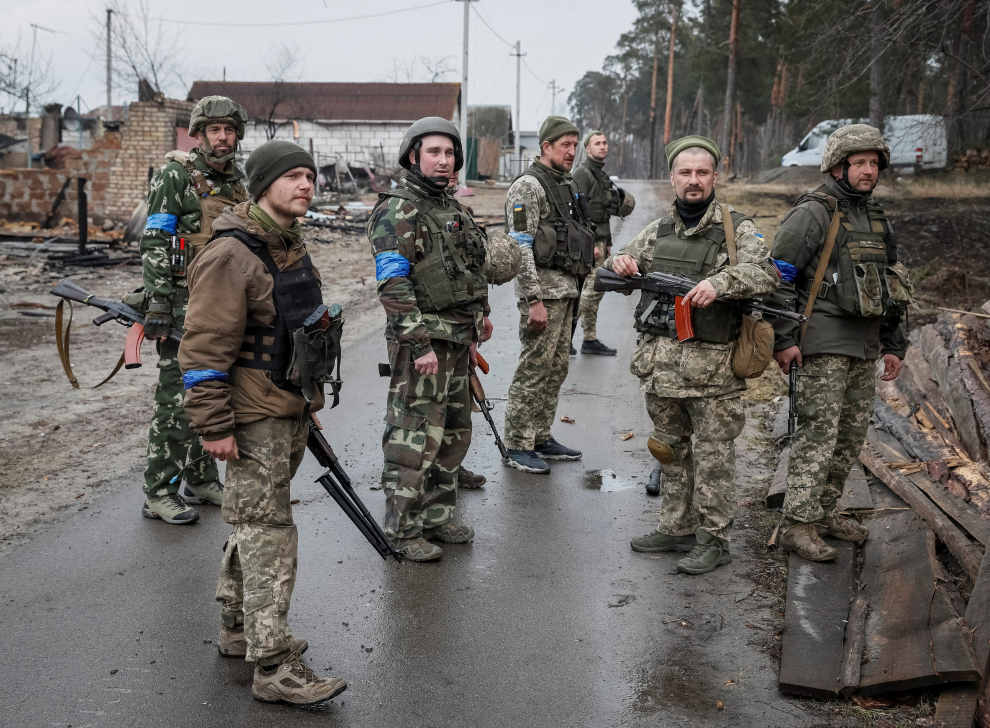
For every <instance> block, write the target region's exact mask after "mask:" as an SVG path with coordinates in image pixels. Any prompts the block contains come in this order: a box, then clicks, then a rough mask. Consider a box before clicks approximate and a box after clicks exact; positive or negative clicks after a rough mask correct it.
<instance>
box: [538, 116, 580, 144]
mask: <svg viewBox="0 0 990 728" xmlns="http://www.w3.org/2000/svg"><path fill="white" fill-rule="evenodd" d="M578 133H579V132H578V128H577V127H576V126H574V125H573V124H572V123H571V122H570V120H569V119H566V118H564V117H563V116H548V117H547V118H546V120H545V121H544V122H543V126H541V127H540V145H541V146H542V145H543V142H550V143H551V144H553V143H554V142H555V141H557V140H558V139H560V138H561V137H562V136H564V134H578Z"/></svg>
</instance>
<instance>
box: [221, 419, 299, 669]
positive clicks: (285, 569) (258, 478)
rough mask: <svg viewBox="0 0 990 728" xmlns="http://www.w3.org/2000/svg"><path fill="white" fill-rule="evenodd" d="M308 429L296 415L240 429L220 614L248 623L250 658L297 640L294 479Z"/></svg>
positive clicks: (268, 655)
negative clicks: (292, 613) (292, 612)
mask: <svg viewBox="0 0 990 728" xmlns="http://www.w3.org/2000/svg"><path fill="white" fill-rule="evenodd" d="M308 434H309V430H308V428H307V425H306V423H305V422H302V423H300V421H299V420H298V419H295V418H275V417H266V418H265V419H262V420H257V421H256V422H251V423H248V424H246V425H237V427H235V428H234V438H235V439H236V440H237V450H238V452H239V454H240V459H239V460H231V461H230V462H228V463H227V478H226V480H227V482H226V484H225V485H224V489H223V519H224V520H225V521H226V522H227V523H230V524H232V525H233V527H234V528H233V530H232V531H231V533H230V538H228V539H227V543H226V545H225V546H224V553H223V560H222V562H221V567H220V579H219V581H218V583H217V601H218V602H220V604H221V605H222V612H221V619H222V620H223V623H224V624H225V625H227V626H228V627H236V626H238V625H240V624H243V625H244V636H245V638H246V639H247V657H246V659H247V661H248V662H259V661H260V662H264V663H270V662H274V661H275V659H273V658H275V657H280V656H282V653H285V652H286V651H287V650H288V649H289V647H290V646H291V645H292V630H290V629H289V622H288V614H289V600H290V598H291V597H292V588H293V586H295V583H296V550H297V546H298V539H299V537H298V534H297V533H296V526H295V524H294V523H293V521H292V506H291V505H290V504H289V501H290V499H291V496H290V495H289V481H291V480H292V476H293V475H294V474H295V472H296V469H297V468H298V467H299V463H301V462H302V459H303V455H304V454H305V452H306V438H307V436H308Z"/></svg>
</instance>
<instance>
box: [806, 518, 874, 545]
mask: <svg viewBox="0 0 990 728" xmlns="http://www.w3.org/2000/svg"><path fill="white" fill-rule="evenodd" d="M814 526H815V530H816V531H818V533H819V534H821V535H822V536H832V537H833V538H837V539H839V540H840V541H856V542H860V541H865V540H866V539H868V538H869V537H870V529H868V528H867V527H866V526H864V525H863V524H862V523H859V522H858V521H854V520H853V519H851V518H843V517H842V516H839V515H836V516H833V517H832V519H831V520H830V521H826V522H825V523H816V524H814Z"/></svg>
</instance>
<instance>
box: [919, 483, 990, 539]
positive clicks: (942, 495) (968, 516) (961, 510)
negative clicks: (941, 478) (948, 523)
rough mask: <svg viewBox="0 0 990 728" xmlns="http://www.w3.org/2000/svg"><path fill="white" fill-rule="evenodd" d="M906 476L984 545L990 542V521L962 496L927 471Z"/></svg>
mask: <svg viewBox="0 0 990 728" xmlns="http://www.w3.org/2000/svg"><path fill="white" fill-rule="evenodd" d="M906 477H907V479H908V480H910V481H911V482H912V483H914V484H915V485H916V486H918V488H920V489H921V491H922V492H923V493H924V494H925V495H927V496H928V497H929V498H931V499H932V500H933V501H934V502H935V505H937V506H938V507H939V508H941V509H942V510H943V511H945V513H946V514H948V515H949V516H951V517H952V519H953V520H954V521H956V523H958V524H959V525H960V526H962V527H963V528H965V529H966V530H967V531H968V532H969V535H970V536H972V537H973V538H975V539H976V540H977V541H979V542H980V543H981V544H983V545H984V546H986V545H987V544H988V543H990V522H988V521H987V520H986V519H985V518H983V516H981V515H980V514H979V513H977V511H976V509H975V508H973V507H972V506H970V505H968V504H967V503H966V502H965V501H963V500H962V499H961V498H958V497H956V496H954V495H952V493H950V492H949V491H947V490H946V489H945V488H944V487H942V485H941V484H940V483H936V482H935V481H934V480H932V479H931V477H929V475H928V474H927V473H924V472H922V473H911V474H910V475H908V476H906Z"/></svg>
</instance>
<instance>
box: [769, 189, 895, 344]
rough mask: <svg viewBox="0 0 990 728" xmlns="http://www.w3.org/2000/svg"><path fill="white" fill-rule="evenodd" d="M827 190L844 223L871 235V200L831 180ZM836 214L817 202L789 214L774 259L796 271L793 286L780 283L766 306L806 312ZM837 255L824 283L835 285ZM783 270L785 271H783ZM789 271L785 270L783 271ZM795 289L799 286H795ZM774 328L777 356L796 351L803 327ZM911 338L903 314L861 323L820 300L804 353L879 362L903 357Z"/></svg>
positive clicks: (776, 324)
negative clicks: (810, 287) (811, 284)
mask: <svg viewBox="0 0 990 728" xmlns="http://www.w3.org/2000/svg"><path fill="white" fill-rule="evenodd" d="M824 187H825V191H826V193H827V194H829V195H831V196H833V197H835V199H836V200H838V201H839V204H840V205H842V208H841V209H842V212H843V213H844V214H845V218H846V220H847V221H848V222H849V224H850V225H851V226H852V227H853V229H854V230H856V231H859V232H868V231H870V229H871V228H870V220H869V219H868V218H867V215H866V202H867V200H869V198H870V195H852V194H850V193H849V192H847V191H845V190H843V189H842V188H841V187H840V186H839V184H838V182H837V181H836V179H835V178H834V177H833V176H832V175H828V179H827V180H826V181H825V185H824ZM831 221H832V213H831V211H830V210H828V209H827V208H826V207H825V205H823V204H822V203H820V202H817V201H815V200H805V201H804V202H802V203H800V204H799V205H796V206H795V207H793V208H792V209H791V211H790V212H789V213H787V216H786V217H785V218H784V220H783V222H781V223H780V229H779V230H777V234H776V235H775V236H774V239H773V253H772V255H773V258H774V260H776V261H778V265H780V263H784V264H786V265H787V266H792V268H790V270H794V269H796V277H795V278H794V280H793V281H792V282H789V281H787V280H786V279H785V280H782V281H781V283H780V288H778V289H777V291H776V292H775V293H774V295H773V296H772V297H770V298H768V300H767V301H766V303H767V305H768V306H774V307H776V308H783V309H786V310H788V311H799V312H801V313H804V307H805V305H806V304H807V302H808V292H807V291H806V290H805V286H806V285H807V283H808V281H811V280H813V279H814V277H815V270H816V269H817V268H818V261H819V260H820V259H821V250H822V246H823V245H824V244H825V238H826V237H827V236H828V228H829V225H830V224H831ZM835 260H836V256H835V252H834V251H833V254H832V261H831V262H830V263H829V267H828V268H827V269H826V273H825V280H831V277H832V275H833V273H835V271H836V270H837V268H836V267H835ZM782 267H784V266H782ZM785 269H786V268H785ZM795 284H797V287H796V286H795ZM768 320H769V321H771V322H772V323H773V328H774V333H775V334H776V337H775V338H776V340H775V342H774V348H775V349H776V350H777V351H780V350H782V349H787V348H789V347H791V346H797V344H798V337H799V334H800V328H801V325H800V324H799V323H797V322H796V321H789V320H787V319H778V318H769V319H768ZM907 344H908V342H907V335H906V334H905V332H904V326H903V325H901V319H900V315H899V314H894V315H891V316H887V317H877V318H860V317H857V316H850V315H849V314H847V313H845V312H844V311H843V310H842V309H841V308H839V307H838V305H836V304H835V303H833V302H831V301H829V300H827V299H824V298H819V299H818V300H817V301H815V307H814V309H812V313H811V319H810V321H809V322H808V331H807V334H806V335H805V340H804V346H803V347H802V352H801V353H802V354H803V355H804V356H814V355H815V354H838V355H841V356H851V357H855V358H857V359H876V358H878V357H879V356H880V354H881V353H883V354H895V355H896V356H898V357H900V358H902V359H903V358H904V354H905V352H906V351H907Z"/></svg>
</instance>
